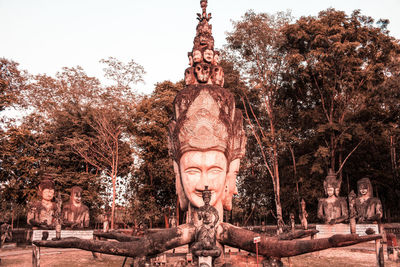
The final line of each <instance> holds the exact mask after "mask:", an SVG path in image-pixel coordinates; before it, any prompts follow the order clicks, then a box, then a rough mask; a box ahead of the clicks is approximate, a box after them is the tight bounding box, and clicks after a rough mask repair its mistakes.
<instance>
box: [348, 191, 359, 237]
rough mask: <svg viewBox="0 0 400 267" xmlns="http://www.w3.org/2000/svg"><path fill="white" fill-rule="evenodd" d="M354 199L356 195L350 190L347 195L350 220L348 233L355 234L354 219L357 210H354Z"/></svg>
mask: <svg viewBox="0 0 400 267" xmlns="http://www.w3.org/2000/svg"><path fill="white" fill-rule="evenodd" d="M356 199H357V195H356V193H354V191H353V190H351V192H350V194H349V219H350V233H352V234H355V233H356V217H357V210H356Z"/></svg>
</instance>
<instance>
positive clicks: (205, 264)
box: [199, 256, 212, 267]
mask: <svg viewBox="0 0 400 267" xmlns="http://www.w3.org/2000/svg"><path fill="white" fill-rule="evenodd" d="M211 266H212V257H211V256H208V257H203V256H200V257H199V267H211Z"/></svg>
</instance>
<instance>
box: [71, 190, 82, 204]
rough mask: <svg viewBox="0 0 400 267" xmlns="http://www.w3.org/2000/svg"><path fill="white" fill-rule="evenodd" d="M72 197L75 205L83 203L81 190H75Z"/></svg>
mask: <svg viewBox="0 0 400 267" xmlns="http://www.w3.org/2000/svg"><path fill="white" fill-rule="evenodd" d="M71 197H72V203H74V205H75V206H79V205H81V203H82V194H81V192H74V193H73V194H72V196H71Z"/></svg>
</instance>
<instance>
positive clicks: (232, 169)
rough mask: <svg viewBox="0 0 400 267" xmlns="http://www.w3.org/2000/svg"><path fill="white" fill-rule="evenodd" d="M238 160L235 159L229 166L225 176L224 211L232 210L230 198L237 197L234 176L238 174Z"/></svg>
mask: <svg viewBox="0 0 400 267" xmlns="http://www.w3.org/2000/svg"><path fill="white" fill-rule="evenodd" d="M239 167H240V159H235V160H233V161H232V162H231V163H230V164H229V171H228V174H227V175H226V185H225V192H224V200H223V204H224V209H226V210H232V197H233V195H237V193H238V191H237V186H236V176H237V174H238V172H239Z"/></svg>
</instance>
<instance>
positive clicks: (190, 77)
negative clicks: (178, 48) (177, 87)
mask: <svg viewBox="0 0 400 267" xmlns="http://www.w3.org/2000/svg"><path fill="white" fill-rule="evenodd" d="M185 84H186V85H190V84H198V82H197V80H196V76H195V75H194V68H192V67H190V68H187V69H186V70H185Z"/></svg>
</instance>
